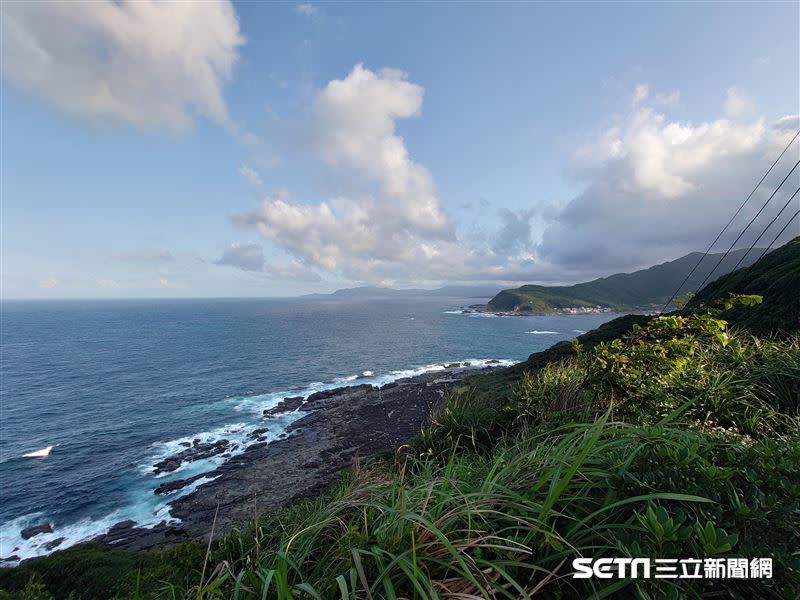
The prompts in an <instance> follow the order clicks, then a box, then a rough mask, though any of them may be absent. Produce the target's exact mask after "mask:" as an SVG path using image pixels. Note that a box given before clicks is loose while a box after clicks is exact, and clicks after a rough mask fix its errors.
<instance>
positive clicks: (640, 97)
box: [631, 83, 650, 106]
mask: <svg viewBox="0 0 800 600" xmlns="http://www.w3.org/2000/svg"><path fill="white" fill-rule="evenodd" d="M649 95H650V86H648V85H647V84H646V83H640V84H639V85H637V86H636V88H635V89H634V90H633V100H632V101H631V102H632V104H633V105H634V106H636V105H637V104H641V103H642V102H644V101H645V100H647V97H648V96H649Z"/></svg>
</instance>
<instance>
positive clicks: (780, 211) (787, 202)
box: [728, 187, 800, 275]
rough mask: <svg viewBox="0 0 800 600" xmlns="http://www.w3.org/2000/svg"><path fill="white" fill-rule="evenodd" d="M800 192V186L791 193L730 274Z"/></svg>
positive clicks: (731, 271)
mask: <svg viewBox="0 0 800 600" xmlns="http://www.w3.org/2000/svg"><path fill="white" fill-rule="evenodd" d="M799 192H800V187H799V188H797V189H796V190H795V191H794V194H792V195H791V197H790V198H789V199H788V200H787V201H786V204H784V205H783V208H782V209H780V210H779V211H778V214H777V215H775V217H774V218H773V219H772V221H770V222H769V223H768V224H767V226H766V227H764V230H763V231H762V232H761V234H760V235H759V236H758V237H757V238H756V239H755V241H754V242H753V243H752V244H750V247H749V248H748V249H747V252H745V253H744V254H742V258H740V259H739V262H737V263H736V266H735V267H733V269H731V270H730V271H729V272H728V275H730V274H731V273H733V272H734V271H735V270H736V269H738V268H739V265H740V264H742V261H743V260H744V259H745V257H746V256H747V255H748V254H750V250H752V249H753V248H755V247H756V244H757V243H758V241H759V240H760V239H761V236H763V235H764V234H765V233H767V230H768V229H769V228H770V227H772V224H773V223H774V222H775V221H777V220H778V217H780V216H781V215H782V214H783V211H785V210H786V207H787V206H789V203H791V201H792V200H794V197H795V196H797V194H798V193H799Z"/></svg>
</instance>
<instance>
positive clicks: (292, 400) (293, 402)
mask: <svg viewBox="0 0 800 600" xmlns="http://www.w3.org/2000/svg"><path fill="white" fill-rule="evenodd" d="M302 404H303V397H302V396H288V397H286V398H284V399H283V400H281V401H280V403H279V404H278V405H277V406H273V407H272V408H268V409H267V410H265V411H264V413H263V416H264V418H268V417H273V416H275V415H279V414H281V413H286V412H291V411H293V410H296V409H298V408H300V406H301V405H302Z"/></svg>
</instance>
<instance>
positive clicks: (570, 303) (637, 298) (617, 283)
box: [487, 249, 761, 313]
mask: <svg viewBox="0 0 800 600" xmlns="http://www.w3.org/2000/svg"><path fill="white" fill-rule="evenodd" d="M744 252H745V251H744V250H737V251H734V252H731V253H730V254H728V256H727V257H725V260H724V261H722V264H720V266H719V268H718V269H717V270H716V271H715V275H717V276H718V275H724V274H726V273H729V272H730V271H731V269H733V267H734V266H735V265H736V263H737V262H739V259H740V258H741V257H742V254H744ZM760 254H761V250H758V249H754V250H753V251H752V252H750V253H749V254H748V256H747V257H746V258H745V260H744V261H742V265H743V266H749V265H751V264H752V263H753V262H754V261H755V260H756V258H758V256H759V255H760ZM701 257H702V254H701V253H700V252H692V253H691V254H687V255H686V256H684V257H682V258H679V259H677V260H673V261H669V262H665V263H662V264H660V265H656V266H653V267H650V268H648V269H642V270H640V271H634V272H633V273H617V274H616V275H611V276H609V277H601V278H600V279H595V280H593V281H588V282H585V283H578V284H575V285H568V286H544V285H523V286H522V287H518V288H515V289H509V290H503V291H501V292H500V293H499V294H497V295H496V296H495V297H494V298H492V299H491V300H490V301H489V303H488V304H487V307H488V308H489V310H491V311H495V312H520V313H551V312H560V311H563V310H564V309H567V308H592V307H597V306H599V307H602V308H609V309H612V310H620V311H622V310H636V309H655V308H658V309H660V308H661V307H662V306H663V304H664V303H665V302H666V301H667V300H668V299H669V297H670V296H671V295H672V293H673V292H674V291H675V290H676V288H677V287H678V285H680V283H681V282H682V281H683V279H684V278H685V277H686V275H687V274H688V273H689V272H690V271H691V270H692V268H694V266H695V265H696V264H697V261H698V260H700V258H701ZM721 257H722V254H709V255H708V256H706V257H705V259H703V261H702V263H701V264H700V266H699V267H698V268H697V270H696V271H695V272H694V273H693V274H692V276H691V277H690V278H689V280H688V281H687V282H686V283H685V284H684V285H683V286H682V287H681V289H680V292H679V293H678V294H677V296H678V298H680V297H681V296H682V295H685V294H686V293H687V292H694V291H695V290H696V289H697V288H698V287H699V286H700V284H701V283H702V282H703V280H704V279H705V278H706V276H707V275H708V273H709V272H710V271H711V269H713V268H714V265H716V264H717V262H718V261H719V259H720V258H721Z"/></svg>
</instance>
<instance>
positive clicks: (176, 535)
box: [94, 361, 499, 550]
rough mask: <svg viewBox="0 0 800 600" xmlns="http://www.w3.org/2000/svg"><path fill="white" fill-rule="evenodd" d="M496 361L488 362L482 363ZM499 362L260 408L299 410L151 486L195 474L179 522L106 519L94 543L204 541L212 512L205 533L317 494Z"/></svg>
mask: <svg viewBox="0 0 800 600" xmlns="http://www.w3.org/2000/svg"><path fill="white" fill-rule="evenodd" d="M493 362H494V363H499V361H490V364H491V363H493ZM496 368H499V367H497V366H495V365H494V364H492V366H489V367H485V368H482V369H475V368H470V365H469V363H454V364H448V365H445V369H444V370H442V371H435V372H432V373H425V374H422V375H417V376H414V377H408V378H404V379H399V380H397V381H394V382H391V383H387V384H385V385H383V386H381V387H375V386H372V385H369V384H365V385H353V386H349V387H340V388H336V389H332V390H326V391H323V392H317V393H315V394H312V395H310V396H309V397H308V398H305V399H304V398H302V397H287V398H285V399H284V400H283V401H282V402H281V404H279V405H278V406H276V407H274V408H272V409H270V410H267V411H264V419H265V420H267V419H270V418H273V417H275V416H279V415H281V414H285V413H287V412H290V411H294V410H298V409H302V411H303V412H304V413H306V414H305V415H304V416H303V417H301V418H300V419H298V420H297V421H295V422H293V423H292V424H291V425H290V426H289V427H288V428H287V431H286V433H285V434H284V436H283V437H282V439H278V440H276V441H273V442H271V443H267V442H258V436H259V435H260V434H261V433H262V432H266V429H263V430H259V429H256V430H255V431H253V432H252V433H251V434H250V435H251V439H254V440H256V443H253V444H251V445H249V446H248V447H247V448H246V449H245V450H244V451H243V452H241V453H240V454H237V455H234V456H232V457H231V458H229V459H228V460H227V461H226V462H225V463H223V464H222V465H220V466H219V467H217V468H216V469H215V470H213V471H211V472H209V473H204V474H202V475H197V476H194V477H190V478H187V479H182V480H177V481H170V482H166V483H163V484H161V485H160V486H158V487H157V488H156V489H155V490H154V493H156V494H159V495H168V494H171V493H173V492H175V491H178V490H180V489H182V488H183V487H185V486H187V485H190V484H192V483H195V482H196V481H198V480H201V479H203V478H206V479H209V481H205V482H202V483H201V484H200V485H199V486H198V487H197V488H196V489H195V490H193V491H192V492H190V493H189V494H186V495H184V496H181V497H178V498H176V499H175V500H174V501H172V502H170V503H169V504H170V513H171V515H172V516H173V517H175V518H177V519H180V523H178V524H169V523H167V522H166V521H164V522H162V523H160V524H158V525H156V526H155V527H153V528H148V529H145V528H140V527H137V526H136V524H135V523H134V522H133V521H123V522H120V523H117V524H116V525H114V526H113V527H112V528H111V529H110V530H109V531H108V532H107V533H106V534H104V535H102V536H100V537H98V538H96V539H95V540H94V541H97V542H100V543H103V544H108V545H111V546H113V547H115V548H126V549H135V550H143V549H148V548H154V547H158V546H163V545H168V544H174V543H178V542H183V541H189V540H200V539H208V536H209V534H210V533H211V524H212V522H213V521H214V515H215V513H216V524H215V526H214V537H215V538H218V537H220V536H222V535H224V534H225V533H227V532H229V531H231V530H232V529H233V528H234V527H236V526H240V525H243V524H245V523H246V522H247V521H248V520H250V519H252V518H253V516H254V514H262V513H264V512H266V511H270V510H274V509H277V508H280V507H283V506H286V505H287V504H289V503H290V502H292V501H293V500H297V499H299V498H304V497H311V496H314V495H316V494H319V493H320V492H321V491H322V490H324V489H325V488H326V487H327V486H328V485H329V484H330V483H331V482H333V481H334V479H335V478H336V476H337V474H338V473H339V472H340V471H341V470H342V469H345V468H348V467H350V466H351V465H352V464H353V462H354V461H355V460H356V458H357V457H358V458H366V457H369V456H375V455H378V454H382V453H386V452H392V451H394V450H395V449H396V448H397V447H399V446H401V445H402V444H403V443H405V442H407V441H408V440H410V439H411V438H412V437H413V436H414V434H415V433H416V432H417V431H418V429H419V428H420V426H421V425H423V424H424V423H426V422H427V421H428V420H429V419H430V416H431V414H432V413H433V411H435V410H436V409H437V408H440V407H441V406H442V405H443V403H444V399H445V397H446V395H447V392H448V391H449V390H451V389H452V388H454V387H456V386H458V385H460V384H461V383H462V382H463V380H464V378H465V377H467V376H468V375H471V374H473V373H476V372H485V371H487V370H492V369H496ZM232 449H233V448H232V445H231V444H230V443H229V442H228V441H227V440H220V441H218V442H216V443H215V444H213V445H212V444H203V443H200V442H199V441H198V440H195V441H194V443H192V444H189V445H188V446H187V447H185V449H184V450H182V451H181V452H179V453H177V454H176V455H173V456H171V457H168V458H165V459H164V460H162V461H161V462H160V463H159V464H158V465H156V469H157V470H158V472H170V471H173V470H175V469H177V468H178V467H179V466H180V465H181V464H182V463H183V462H184V461H192V460H197V459H199V458H204V457H207V456H210V455H212V454H221V455H223V456H224V455H225V453H227V452H230V451H231V450H232Z"/></svg>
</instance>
